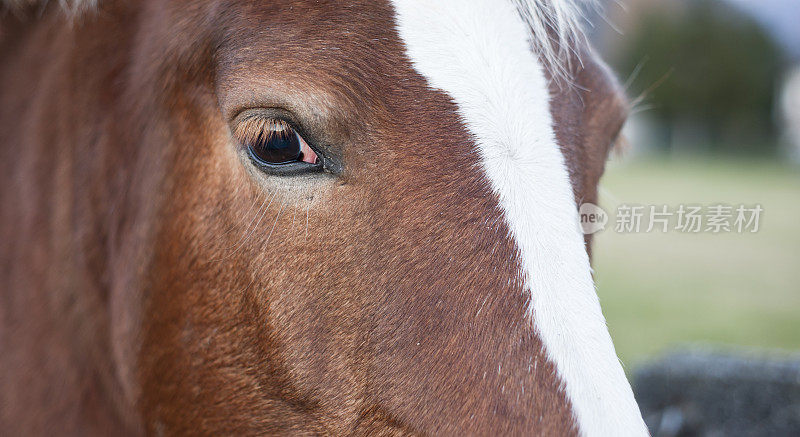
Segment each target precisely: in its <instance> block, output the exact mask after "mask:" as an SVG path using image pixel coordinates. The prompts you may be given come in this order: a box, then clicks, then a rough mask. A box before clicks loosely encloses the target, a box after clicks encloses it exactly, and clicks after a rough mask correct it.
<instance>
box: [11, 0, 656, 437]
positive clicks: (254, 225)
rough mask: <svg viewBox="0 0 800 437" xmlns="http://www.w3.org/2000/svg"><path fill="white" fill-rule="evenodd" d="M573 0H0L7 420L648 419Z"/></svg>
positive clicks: (607, 133) (598, 423) (30, 424)
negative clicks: (600, 246) (607, 257)
mask: <svg viewBox="0 0 800 437" xmlns="http://www.w3.org/2000/svg"><path fill="white" fill-rule="evenodd" d="M584 6H585V5H582V4H580V3H578V2H576V1H572V0H469V1H460V0H437V1H421V0H263V1H255V0H194V1H187V0H141V1H123V0H98V1H80V0H65V1H61V2H46V1H39V0H16V1H10V0H6V1H5V2H3V6H2V8H3V13H2V18H1V19H0V20H1V21H0V59H2V63H0V169H2V171H0V181H1V182H2V183H0V205H1V206H0V236H1V240H0V241H2V247H1V248H0V257H1V258H0V259H2V271H1V273H0V299H2V300H1V302H2V304H1V305H0V348H1V349H0V393H2V406H1V408H0V430H2V433H3V434H5V435H53V434H59V435H142V434H153V435H182V434H192V435H212V434H214V435H220V434H222V435H276V434H277V435H283V434H290V435H318V434H323V435H349V434H352V435H428V434H434V435H530V434H533V435H584V436H594V435H598V436H608V435H625V436H629V435H647V430H646V428H645V424H644V422H643V420H642V416H641V413H640V411H639V408H638V406H637V404H636V401H635V399H634V396H633V394H632V390H631V387H630V385H629V383H628V381H627V379H626V377H625V374H624V371H623V368H622V366H621V364H620V362H619V360H618V358H617V356H616V353H615V351H614V346H613V343H612V341H611V338H610V335H609V332H608V329H607V327H606V324H605V320H604V318H603V315H602V312H601V308H600V305H599V301H598V297H597V295H596V292H595V289H594V283H593V279H592V271H591V267H590V253H589V249H588V246H589V244H590V237H588V236H584V235H583V234H582V233H581V231H580V227H579V214H578V206H579V205H580V204H583V203H586V202H596V199H597V190H598V181H599V179H600V177H601V175H602V173H603V170H604V166H605V162H606V160H607V155H608V154H609V150H610V149H611V148H612V145H613V143H614V141H615V139H616V137H617V135H618V134H619V131H620V127H621V125H622V124H623V122H624V119H625V117H626V113H627V103H626V99H625V97H624V95H623V92H622V90H621V87H620V86H619V84H618V82H617V80H616V79H615V78H614V75H613V74H612V73H611V71H610V69H609V68H608V67H607V66H606V64H604V63H603V61H602V60H601V59H599V56H598V55H597V54H595V52H594V51H593V49H592V48H591V45H590V44H589V43H588V42H587V38H586V37H585V36H583V35H584V34H583V33H582V32H581V30H580V27H581V25H582V20H583V19H582V18H581V11H582V10H583V9H582V8H583V7H584Z"/></svg>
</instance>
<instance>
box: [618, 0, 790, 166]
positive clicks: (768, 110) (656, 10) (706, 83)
mask: <svg viewBox="0 0 800 437" xmlns="http://www.w3.org/2000/svg"><path fill="white" fill-rule="evenodd" d="M658 3H660V2H654V4H656V5H658ZM667 9H668V10H669V12H670V13H665V10H667ZM667 9H664V10H662V8H660V7H659V6H655V7H653V8H650V9H648V11H647V12H645V13H644V15H643V16H642V17H641V20H640V21H639V23H638V25H637V26H636V28H635V29H633V31H630V32H628V33H627V34H626V35H625V43H624V46H623V47H622V48H621V50H619V51H618V53H619V55H618V57H617V58H616V59H615V60H612V62H614V63H615V64H616V67H617V69H618V71H620V72H621V73H623V75H624V74H625V73H632V72H634V71H636V70H637V68H640V70H639V72H638V75H637V76H636V78H635V80H634V82H633V83H634V85H633V86H632V88H631V89H630V90H629V92H630V93H631V94H632V95H634V96H635V94H636V93H637V92H646V95H645V104H647V105H648V106H651V107H652V111H653V112H654V113H655V115H656V116H657V117H658V118H661V119H662V121H663V122H664V123H665V124H666V125H667V126H668V127H671V128H672V131H673V134H674V128H675V126H681V125H686V124H689V125H691V126H699V127H700V129H702V130H703V137H705V141H704V142H705V143H707V144H694V145H690V146H702V147H708V148H711V149H715V151H723V150H725V151H728V150H731V151H733V150H738V151H752V152H756V151H758V152H768V151H769V152H772V150H768V149H772V148H774V146H775V141H774V140H773V138H774V136H775V126H774V120H773V117H772V110H773V107H774V105H773V101H774V99H775V93H776V88H777V81H778V79H779V73H780V70H781V64H782V62H781V59H780V58H781V54H780V51H779V49H778V48H777V46H776V45H775V43H774V42H773V40H772V39H771V38H770V37H769V36H768V35H767V34H766V33H765V32H764V31H763V30H762V29H761V28H760V27H759V26H758V25H757V24H756V23H755V22H754V21H753V20H751V19H749V18H748V17H746V16H744V15H743V14H741V13H738V12H737V11H735V10H733V9H732V8H731V7H729V6H728V5H727V4H726V3H722V2H720V1H712V0H686V1H685V2H684V4H682V7H679V8H674V7H673V8H667ZM667 146H669V144H667Z"/></svg>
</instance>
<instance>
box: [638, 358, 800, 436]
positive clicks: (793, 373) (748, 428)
mask: <svg viewBox="0 0 800 437" xmlns="http://www.w3.org/2000/svg"><path fill="white" fill-rule="evenodd" d="M633 380H634V391H635V393H636V399H637V400H638V401H639V406H640V407H641V409H642V414H643V415H644V418H645V421H646V422H647V426H648V427H649V428H650V433H651V434H652V435H653V436H654V437H672V436H800V355H791V356H789V355H786V354H783V355H778V354H772V355H771V356H768V357H766V358H765V355H764V353H763V352H759V353H756V352H755V351H751V352H747V353H741V352H740V353H735V352H730V351H728V352H717V351H713V350H710V349H700V348H693V349H690V350H684V351H680V352H675V353H671V354H669V355H667V356H665V357H663V358H662V359H659V360H657V361H653V362H651V363H649V364H646V365H644V366H641V367H639V368H638V370H637V371H636V372H635V373H634V378H633Z"/></svg>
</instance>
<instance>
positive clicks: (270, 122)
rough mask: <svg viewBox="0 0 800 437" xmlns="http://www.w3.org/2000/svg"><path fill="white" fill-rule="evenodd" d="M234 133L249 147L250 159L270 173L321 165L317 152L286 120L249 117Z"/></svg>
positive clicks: (295, 171) (319, 167)
mask: <svg viewBox="0 0 800 437" xmlns="http://www.w3.org/2000/svg"><path fill="white" fill-rule="evenodd" d="M235 134H236V136H237V137H238V140H239V142H240V143H241V144H242V145H243V146H244V147H246V148H247V153H248V155H250V159H251V160H252V161H253V162H254V163H255V164H256V165H257V166H258V167H260V168H261V169H262V170H265V171H267V172H269V173H273V174H289V173H302V172H308V171H313V170H320V169H321V168H322V165H321V159H320V158H319V156H317V154H316V152H314V150H313V149H312V148H311V147H310V146H309V145H308V143H307V142H306V141H305V140H304V139H303V137H302V136H300V134H298V133H297V132H296V131H295V130H294V129H292V127H291V126H290V125H289V123H287V122H285V121H283V120H280V119H275V118H264V117H261V116H254V117H247V118H246V119H245V120H243V121H242V123H241V124H240V125H239V127H238V128H237V129H236V133H235Z"/></svg>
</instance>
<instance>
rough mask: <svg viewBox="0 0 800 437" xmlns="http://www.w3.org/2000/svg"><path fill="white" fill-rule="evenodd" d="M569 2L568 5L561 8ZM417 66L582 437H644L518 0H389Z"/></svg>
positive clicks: (642, 426)
mask: <svg viewBox="0 0 800 437" xmlns="http://www.w3.org/2000/svg"><path fill="white" fill-rule="evenodd" d="M554 1H560V0H554ZM392 3H393V5H394V7H395V10H396V13H397V21H398V30H399V33H400V36H401V37H402V39H403V40H404V42H405V44H406V47H407V52H408V53H407V54H408V56H409V58H410V59H411V61H412V62H413V64H414V67H415V68H416V70H417V71H418V72H419V73H420V74H421V75H422V76H423V77H425V78H426V79H427V80H428V83H429V84H430V86H432V87H434V88H438V89H440V90H442V91H444V92H446V93H447V94H449V95H450V97H452V99H453V100H454V101H455V103H456V104H457V105H458V112H459V115H460V116H461V118H462V119H463V121H464V123H465V124H466V126H467V128H468V129H469V131H470V132H471V133H472V134H473V135H474V136H475V139H476V142H477V145H478V150H479V152H480V156H481V159H482V161H481V162H482V165H483V170H484V171H485V172H486V176H487V177H488V179H489V181H490V182H491V186H492V188H493V189H494V191H495V192H496V193H497V195H498V196H499V199H500V206H501V207H502V208H503V211H504V213H505V219H506V220H507V222H508V226H509V228H510V230H511V233H512V235H513V238H514V239H515V242H516V244H517V246H518V248H519V251H520V255H521V260H522V268H523V269H524V277H525V282H526V283H525V288H526V289H527V290H529V291H532V295H531V306H530V308H529V315H530V316H531V317H532V320H533V322H534V328H535V329H536V330H537V332H538V334H539V336H540V337H541V339H542V341H543V342H544V346H545V349H546V352H547V354H548V356H549V357H550V359H551V360H552V362H553V363H554V364H555V366H556V368H557V370H558V373H559V376H560V378H561V380H562V381H563V382H564V384H565V386H566V387H565V389H566V393H567V395H568V396H569V399H570V401H571V404H572V409H573V413H574V415H575V420H576V422H577V425H578V428H579V430H580V432H581V434H582V435H597V436H617V435H620V436H633V435H647V431H646V428H645V425H644V422H643V421H642V417H641V414H640V413H639V408H638V406H637V405H636V402H635V400H634V398H633V393H632V392H631V388H630V385H629V383H628V381H627V379H626V378H625V374H624V372H623V370H622V366H621V365H620V363H619V361H618V360H617V356H616V354H615V352H614V346H613V344H612V343H611V338H610V336H609V334H608V329H607V328H606V325H605V319H604V318H603V315H602V313H601V311H600V304H599V302H598V299H597V295H596V293H595V289H594V284H593V281H592V277H591V270H590V266H589V259H588V255H587V253H586V249H585V248H584V243H583V237H582V235H581V233H580V231H579V227H578V213H577V208H576V205H575V202H574V200H573V194H572V188H571V185H570V180H569V175H568V172H567V169H566V165H565V161H564V157H563V156H562V155H561V152H560V149H559V147H558V145H557V143H556V140H555V135H554V133H553V126H552V119H551V115H550V109H549V102H550V94H549V91H548V84H547V80H546V78H545V76H544V73H543V71H542V67H541V65H540V63H539V61H538V59H537V57H536V55H535V54H533V53H532V52H531V49H530V34H529V32H528V30H527V27H526V26H525V24H524V23H523V21H522V19H521V18H520V16H519V14H518V12H517V10H516V9H515V7H514V5H513V4H512V2H511V1H499V0H471V1H468V2H467V1H463V0H438V1H427V0H392Z"/></svg>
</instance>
